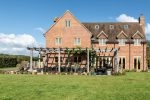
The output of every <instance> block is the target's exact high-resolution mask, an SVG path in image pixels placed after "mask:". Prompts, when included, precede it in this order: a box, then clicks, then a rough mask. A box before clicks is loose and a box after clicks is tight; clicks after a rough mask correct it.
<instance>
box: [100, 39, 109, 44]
mask: <svg viewBox="0 0 150 100" xmlns="http://www.w3.org/2000/svg"><path fill="white" fill-rule="evenodd" d="M106 42H107V39H99V45H106Z"/></svg>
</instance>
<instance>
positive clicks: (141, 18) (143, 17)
mask: <svg viewBox="0 0 150 100" xmlns="http://www.w3.org/2000/svg"><path fill="white" fill-rule="evenodd" d="M139 24H140V25H141V27H142V29H143V31H144V33H145V16H143V14H141V16H140V17H139Z"/></svg>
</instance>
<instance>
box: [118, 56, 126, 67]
mask: <svg viewBox="0 0 150 100" xmlns="http://www.w3.org/2000/svg"><path fill="white" fill-rule="evenodd" d="M125 66H126V59H125V57H119V67H120V68H122V69H125Z"/></svg>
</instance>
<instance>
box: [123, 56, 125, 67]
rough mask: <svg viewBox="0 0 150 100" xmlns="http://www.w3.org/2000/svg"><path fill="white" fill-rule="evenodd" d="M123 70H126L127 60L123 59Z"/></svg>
mask: <svg viewBox="0 0 150 100" xmlns="http://www.w3.org/2000/svg"><path fill="white" fill-rule="evenodd" d="M123 69H125V58H123Z"/></svg>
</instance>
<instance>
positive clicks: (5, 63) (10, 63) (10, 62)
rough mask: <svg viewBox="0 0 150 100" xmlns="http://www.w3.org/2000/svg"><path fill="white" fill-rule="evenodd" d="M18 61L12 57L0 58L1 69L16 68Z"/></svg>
mask: <svg viewBox="0 0 150 100" xmlns="http://www.w3.org/2000/svg"><path fill="white" fill-rule="evenodd" d="M16 65H17V59H16V58H13V57H12V58H11V57H0V68H6V67H16Z"/></svg>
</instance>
